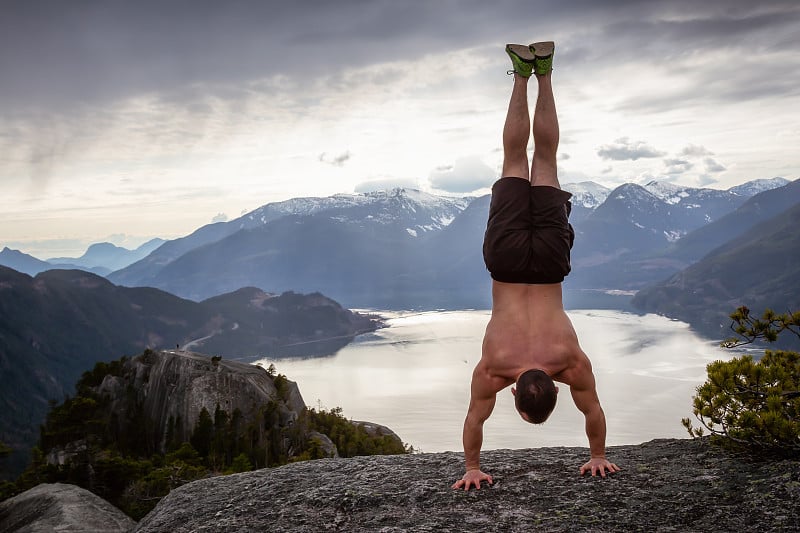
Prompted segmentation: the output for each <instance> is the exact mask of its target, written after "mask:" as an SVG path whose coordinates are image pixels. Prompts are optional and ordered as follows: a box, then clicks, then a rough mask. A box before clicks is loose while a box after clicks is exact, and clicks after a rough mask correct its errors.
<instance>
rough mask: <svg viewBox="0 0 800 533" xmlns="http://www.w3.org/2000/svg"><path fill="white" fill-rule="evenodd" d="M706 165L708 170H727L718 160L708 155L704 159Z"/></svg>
mask: <svg viewBox="0 0 800 533" xmlns="http://www.w3.org/2000/svg"><path fill="white" fill-rule="evenodd" d="M703 162H704V163H705V165H706V172H715V173H716V172H724V171H725V170H727V169H726V168H725V167H724V166H723V165H721V164H719V163H718V162H717V161H716V160H714V159H712V158H710V157H707V158H705V160H704V161H703Z"/></svg>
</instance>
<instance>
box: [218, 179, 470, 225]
mask: <svg viewBox="0 0 800 533" xmlns="http://www.w3.org/2000/svg"><path fill="white" fill-rule="evenodd" d="M473 199H474V198H473V197H460V198H451V197H444V196H435V195H433V194H428V193H426V192H423V191H419V190H416V189H404V188H395V189H391V190H384V191H374V192H368V193H363V194H335V195H333V196H328V197H322V198H314V197H306V198H292V199H291V200H285V201H283V202H274V203H270V204H266V205H264V206H262V207H259V208H258V209H256V210H254V211H251V212H250V213H247V214H246V215H244V216H242V217H240V218H238V219H236V220H233V221H231V222H230V224H231V225H234V226H238V228H241V229H252V228H255V227H258V226H262V225H264V224H267V223H269V222H272V221H273V220H277V219H278V218H281V217H284V216H288V215H295V216H312V215H316V216H326V217H328V218H330V219H332V220H337V221H339V222H345V223H348V224H381V225H389V224H391V225H395V224H402V225H405V227H406V231H407V232H408V234H409V235H412V236H418V235H421V234H423V233H426V232H430V231H437V230H440V229H442V228H444V227H445V226H447V225H448V224H450V222H452V221H453V220H454V219H455V217H456V216H457V215H458V214H459V213H461V212H462V211H463V210H464V209H465V208H466V207H467V206H468V205H469V204H470V202H471V201H472V200H473Z"/></svg>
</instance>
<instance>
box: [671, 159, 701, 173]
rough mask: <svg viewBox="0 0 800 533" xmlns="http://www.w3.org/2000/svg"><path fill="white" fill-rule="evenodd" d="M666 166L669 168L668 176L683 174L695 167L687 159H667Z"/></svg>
mask: <svg viewBox="0 0 800 533" xmlns="http://www.w3.org/2000/svg"><path fill="white" fill-rule="evenodd" d="M664 165H666V167H667V170H666V172H667V174H683V173H684V172H688V171H689V170H691V169H692V167H694V165H693V164H692V163H691V162H689V161H687V160H685V159H665V160H664Z"/></svg>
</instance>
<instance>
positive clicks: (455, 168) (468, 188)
mask: <svg viewBox="0 0 800 533" xmlns="http://www.w3.org/2000/svg"><path fill="white" fill-rule="evenodd" d="M495 179H496V175H495V172H494V171H493V170H492V169H491V167H489V165H487V164H486V163H484V162H483V161H482V160H481V159H480V158H479V157H476V156H468V157H461V158H458V159H456V161H455V163H454V164H453V165H452V166H443V167H438V168H436V169H434V170H433V171H432V172H431V173H430V176H428V180H429V181H430V184H431V187H433V188H434V189H438V190H440V191H445V192H450V193H469V192H473V191H476V190H478V189H483V188H486V187H490V186H491V185H492V182H494V180H495Z"/></svg>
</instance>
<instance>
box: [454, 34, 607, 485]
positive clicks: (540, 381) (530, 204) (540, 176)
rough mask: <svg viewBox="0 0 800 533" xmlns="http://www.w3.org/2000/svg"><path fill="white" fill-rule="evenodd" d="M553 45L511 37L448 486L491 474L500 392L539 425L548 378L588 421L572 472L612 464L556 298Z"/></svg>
mask: <svg viewBox="0 0 800 533" xmlns="http://www.w3.org/2000/svg"><path fill="white" fill-rule="evenodd" d="M553 51H554V45H553V43H552V42H541V43H534V44H532V45H530V46H523V45H516V44H510V45H507V46H506V52H507V53H508V55H509V56H510V57H511V62H512V64H513V66H514V71H513V73H514V88H513V90H512V92H511V101H510V102H509V105H508V114H507V116H506V122H505V126H504V128H503V157H504V159H503V174H502V176H503V177H502V178H500V180H498V181H497V182H496V183H495V184H494V186H493V187H492V200H491V206H490V208H489V221H488V223H487V227H486V234H485V236H484V242H483V256H484V260H485V262H486V267H487V268H488V270H489V272H490V273H491V276H492V316H491V319H490V320H489V324H488V325H487V326H486V334H485V335H484V338H483V348H482V353H481V360H480V361H479V362H478V364H477V365H476V366H475V370H474V371H473V373H472V385H471V389H470V390H471V398H470V402H469V409H468V411H467V417H466V419H465V420H464V433H463V440H464V459H465V462H466V473H465V474H464V476H463V477H462V478H461V479H460V480H458V481H456V482H455V483H454V484H453V488H454V489H458V488H462V487H463V488H464V490H469V488H470V487H471V486H474V487H475V488H480V484H481V481H487V482H488V483H492V476H491V475H489V474H486V473H484V472H482V471H481V465H480V452H481V445H482V443H483V423H484V422H485V421H486V420H487V419H488V418H489V415H491V413H492V410H493V409H494V405H495V399H496V395H497V393H498V392H500V391H501V390H503V389H504V388H506V387H508V386H509V385H512V384H516V386H515V387H511V393H512V394H513V395H514V402H515V405H516V408H517V411H518V412H519V414H520V416H521V417H522V418H523V420H525V421H527V422H530V423H533V424H541V423H542V422H544V421H545V420H547V418H548V417H549V416H550V413H551V412H552V411H553V408H554V407H555V404H556V395H557V393H558V387H556V386H555V383H554V380H555V381H559V382H561V383H565V384H567V385H569V387H570V393H571V394H572V399H573V401H574V402H575V405H576V406H577V408H578V409H579V410H580V411H581V412H582V413H583V414H584V416H585V419H586V436H587V437H588V438H589V448H590V453H591V458H590V460H589V461H588V462H587V463H586V464H584V465H583V466H581V467H580V473H581V475H583V474H584V473H585V472H591V473H592V475H593V476H594V475H596V474H598V473H599V474H600V475H601V476H602V477H605V476H606V472H608V473H613V472H617V471H618V470H619V468H618V467H617V465H615V464H613V463H610V462H609V461H608V460H607V459H606V456H605V440H606V420H605V415H604V414H603V409H602V408H601V407H600V401H599V399H598V397H597V391H596V389H595V379H594V374H593V373H592V365H591V363H590V362H589V358H588V357H586V354H585V353H583V350H581V347H580V345H579V344H578V337H577V335H576V334H575V329H574V328H573V327H572V323H571V322H570V320H569V318H568V317H567V314H566V313H565V312H564V306H563V302H562V295H561V282H562V281H563V280H564V277H565V276H566V275H567V274H568V273H569V271H570V249H571V248H572V242H573V239H574V235H575V234H574V232H573V230H572V227H571V226H570V224H569V222H568V217H569V213H570V210H571V208H572V205H571V203H570V201H569V199H570V198H571V196H572V195H571V194H570V193H568V192H566V191H562V190H561V188H560V187H559V183H558V178H557V176H556V151H557V149H558V138H559V130H558V118H557V117H556V107H555V101H554V99H553V87H552V84H551V77H552V61H553ZM532 74H535V75H536V81H537V82H538V85H539V94H538V97H537V99H536V108H535V110H534V118H533V129H532V131H533V144H534V152H533V163H532V164H531V167H530V172H529V170H528V153H527V146H528V138H529V135H530V132H531V120H530V116H529V113H528V80H529V78H530V76H531V75H532Z"/></svg>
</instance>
